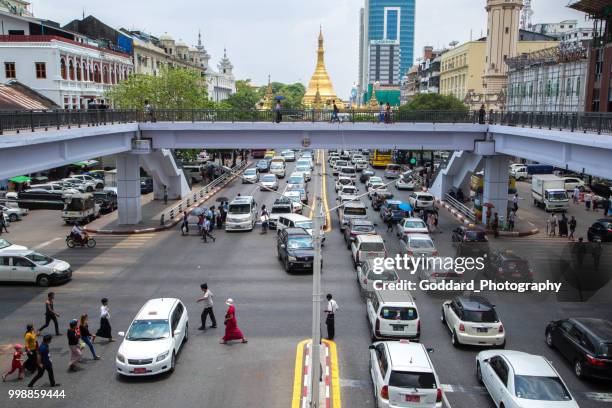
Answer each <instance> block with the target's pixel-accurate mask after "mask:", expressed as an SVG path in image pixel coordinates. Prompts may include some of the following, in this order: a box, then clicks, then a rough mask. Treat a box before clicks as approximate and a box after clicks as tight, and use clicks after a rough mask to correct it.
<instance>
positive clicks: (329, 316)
mask: <svg viewBox="0 0 612 408" xmlns="http://www.w3.org/2000/svg"><path fill="white" fill-rule="evenodd" d="M326 298H327V307H326V308H325V315H326V317H325V325H326V326H327V339H328V340H333V339H334V335H335V334H336V333H335V331H336V327H335V323H334V321H335V316H336V311H338V303H336V301H335V300H334V299H332V295H331V293H328V294H327V296H326Z"/></svg>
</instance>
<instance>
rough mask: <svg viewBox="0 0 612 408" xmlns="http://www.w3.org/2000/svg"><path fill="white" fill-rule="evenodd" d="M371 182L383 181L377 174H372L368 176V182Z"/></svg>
mask: <svg viewBox="0 0 612 408" xmlns="http://www.w3.org/2000/svg"><path fill="white" fill-rule="evenodd" d="M372 183H381V184H383V181H382V179H381V178H380V177H378V176H374V177H370V184H372Z"/></svg>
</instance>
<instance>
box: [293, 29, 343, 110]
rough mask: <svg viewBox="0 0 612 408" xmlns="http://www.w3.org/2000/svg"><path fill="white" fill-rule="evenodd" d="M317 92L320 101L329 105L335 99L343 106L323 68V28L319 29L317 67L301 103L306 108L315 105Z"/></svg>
mask: <svg viewBox="0 0 612 408" xmlns="http://www.w3.org/2000/svg"><path fill="white" fill-rule="evenodd" d="M317 93H318V94H319V98H320V100H321V102H322V103H323V104H325V105H327V106H329V107H331V105H332V101H333V100H335V101H336V105H337V106H338V107H339V108H341V107H342V106H343V104H342V101H341V100H340V98H338V96H337V95H336V92H335V91H334V86H333V85H332V82H331V80H330V79H329V75H328V74H327V69H325V50H324V49H323V29H320V30H319V48H318V50H317V67H316V68H315V72H314V74H313V75H312V78H310V82H309V83H308V89H307V90H306V93H305V94H304V97H303V98H302V104H303V105H304V107H306V108H313V107H314V105H315V98H316V96H317Z"/></svg>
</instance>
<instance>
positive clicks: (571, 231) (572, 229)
mask: <svg viewBox="0 0 612 408" xmlns="http://www.w3.org/2000/svg"><path fill="white" fill-rule="evenodd" d="M575 231H576V218H575V217H574V216H573V215H572V218H571V219H570V220H569V237H568V239H569V240H570V241H573V240H574V232H575Z"/></svg>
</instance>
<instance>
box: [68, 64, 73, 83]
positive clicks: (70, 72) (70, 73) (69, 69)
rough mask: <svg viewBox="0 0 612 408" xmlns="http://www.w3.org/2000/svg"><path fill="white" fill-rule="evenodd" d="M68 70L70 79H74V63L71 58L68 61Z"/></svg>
mask: <svg viewBox="0 0 612 408" xmlns="http://www.w3.org/2000/svg"><path fill="white" fill-rule="evenodd" d="M68 72H69V76H70V80H71V81H74V64H73V63H72V60H70V62H69V63H68Z"/></svg>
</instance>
